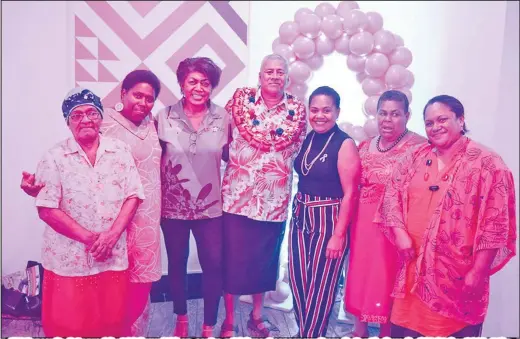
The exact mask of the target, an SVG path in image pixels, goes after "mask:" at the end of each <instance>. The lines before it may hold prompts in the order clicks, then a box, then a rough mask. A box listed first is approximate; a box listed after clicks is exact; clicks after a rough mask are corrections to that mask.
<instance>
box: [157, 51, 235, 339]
mask: <svg viewBox="0 0 520 339" xmlns="http://www.w3.org/2000/svg"><path fill="white" fill-rule="evenodd" d="M220 74H221V70H220V68H219V67H218V66H217V65H216V64H215V63H214V62H213V61H211V59H209V58H203V57H202V58H188V59H186V60H184V61H182V62H181V63H180V64H179V67H178V68H177V81H178V82H179V85H180V87H181V91H182V94H183V97H182V99H181V100H179V102H177V103H176V104H175V105H172V106H168V107H165V108H164V109H163V110H161V111H160V112H159V113H158V116H157V122H158V133H159V140H160V142H161V144H162V147H163V153H162V158H161V177H162V182H161V186H162V211H161V214H162V222H161V227H162V231H163V234H164V241H165V245H166V252H167V254H168V276H169V280H170V287H171V292H172V296H173V304H174V313H175V314H177V322H176V325H175V332H174V336H178V337H187V336H188V315H187V311H188V310H187V289H186V274H187V272H186V270H187V263H188V255H189V239H190V231H191V232H193V235H194V237H195V241H196V242H197V253H198V257H199V261H200V265H201V267H202V279H203V281H202V291H203V298H204V322H203V328H202V336H203V337H210V336H212V335H213V332H212V331H213V326H214V325H215V323H216V322H217V311H218V305H219V302H220V297H221V295H222V198H221V185H220V183H221V175H220V166H221V160H222V156H223V152H224V148H225V147H226V145H227V143H228V134H229V129H228V125H229V119H228V114H227V113H226V111H225V110H224V109H223V108H222V107H219V106H217V105H215V104H214V103H213V102H211V99H210V96H211V93H212V91H213V90H214V89H215V88H216V87H217V86H218V84H219V80H220Z"/></svg>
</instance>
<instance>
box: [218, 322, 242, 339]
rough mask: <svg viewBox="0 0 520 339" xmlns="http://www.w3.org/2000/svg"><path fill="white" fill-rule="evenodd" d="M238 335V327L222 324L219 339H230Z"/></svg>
mask: <svg viewBox="0 0 520 339" xmlns="http://www.w3.org/2000/svg"><path fill="white" fill-rule="evenodd" d="M237 333H238V326H233V324H227V323H223V324H222V327H221V328H220V336H219V337H220V338H232V337H236V336H237Z"/></svg>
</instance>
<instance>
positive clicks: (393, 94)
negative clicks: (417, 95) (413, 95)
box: [377, 89, 410, 113]
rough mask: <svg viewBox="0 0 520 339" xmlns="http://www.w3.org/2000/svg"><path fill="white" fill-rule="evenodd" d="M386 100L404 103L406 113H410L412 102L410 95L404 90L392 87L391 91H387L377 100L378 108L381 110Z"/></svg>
mask: <svg viewBox="0 0 520 339" xmlns="http://www.w3.org/2000/svg"><path fill="white" fill-rule="evenodd" d="M385 101H396V102H400V103H402V104H403V110H404V113H408V112H409V110H410V102H409V101H408V97H407V96H406V94H404V93H403V92H400V91H397V90H395V89H392V90H390V91H385V92H384V93H383V94H381V96H380V97H379V100H377V110H378V111H379V107H380V106H381V105H382V104H383V102H385Z"/></svg>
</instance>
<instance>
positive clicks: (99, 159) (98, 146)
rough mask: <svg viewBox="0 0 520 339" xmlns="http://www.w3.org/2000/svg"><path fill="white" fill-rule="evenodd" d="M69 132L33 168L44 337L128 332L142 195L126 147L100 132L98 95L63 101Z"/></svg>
mask: <svg viewBox="0 0 520 339" xmlns="http://www.w3.org/2000/svg"><path fill="white" fill-rule="evenodd" d="M62 111H63V115H64V117H65V120H66V122H67V125H68V127H69V129H70V131H71V132H72V136H73V137H71V138H68V139H66V140H64V141H62V142H60V143H58V144H57V145H56V146H54V147H52V148H51V149H50V150H49V151H48V152H47V153H46V154H45V155H44V157H43V159H42V160H41V161H40V163H39V165H38V169H37V171H36V183H37V184H39V185H42V186H43V188H42V189H41V191H40V192H39V193H38V195H37V197H36V206H37V208H38V214H39V216H40V218H41V219H42V220H43V221H44V222H45V223H46V224H47V227H46V228H45V232H44V236H43V249H42V261H43V267H44V269H45V278H44V280H43V300H44V303H43V309H42V325H43V330H44V332H45V335H46V336H47V337H56V336H58V337H106V336H113V337H118V336H125V335H128V334H129V326H128V322H127V321H126V317H125V312H126V304H127V300H128V297H129V296H128V295H127V293H126V291H127V286H128V255H127V246H126V227H127V226H128V224H129V223H130V221H131V220H132V218H133V216H134V214H135V211H136V210H137V207H138V205H139V203H140V202H141V201H142V200H143V199H144V193H143V187H142V185H141V180H140V178H139V173H138V171H137V168H136V166H135V162H134V159H133V157H132V154H131V152H130V149H129V147H128V146H127V145H126V144H125V143H123V142H121V141H119V140H117V139H113V138H109V137H104V136H100V134H99V128H100V126H101V121H102V119H103V107H102V105H101V101H100V99H99V97H97V96H96V95H95V94H94V93H92V92H91V91H89V90H87V89H82V88H76V89H73V90H72V91H71V92H70V93H69V94H68V95H67V98H66V99H65V101H64V102H63V106H62Z"/></svg>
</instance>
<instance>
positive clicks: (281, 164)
mask: <svg viewBox="0 0 520 339" xmlns="http://www.w3.org/2000/svg"><path fill="white" fill-rule="evenodd" d="M226 110H227V111H228V112H229V114H230V115H231V119H232V122H233V127H234V128H233V133H232V138H233V140H232V141H231V143H230V145H229V160H228V163H227V166H226V170H225V173H224V179H223V183H222V197H223V209H224V211H225V212H227V213H232V214H237V215H242V216H246V217H248V218H251V219H254V220H259V221H272V222H282V221H285V220H286V219H287V213H288V209H287V208H288V204H289V199H290V194H291V190H292V178H293V175H292V171H293V162H294V159H295V158H296V155H297V154H298V151H299V150H300V147H301V145H302V143H303V140H304V139H305V132H306V110H305V105H304V104H303V103H302V102H301V101H300V100H298V99H297V98H296V97H294V96H292V95H290V94H284V98H283V100H282V101H281V102H280V103H279V104H278V105H276V106H275V107H273V108H271V109H267V107H266V105H265V104H264V102H263V99H262V96H261V93H260V90H257V89H256V88H247V87H246V88H239V89H237V90H236V91H235V93H234V95H233V98H232V99H231V100H230V101H229V102H228V103H227V105H226Z"/></svg>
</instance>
